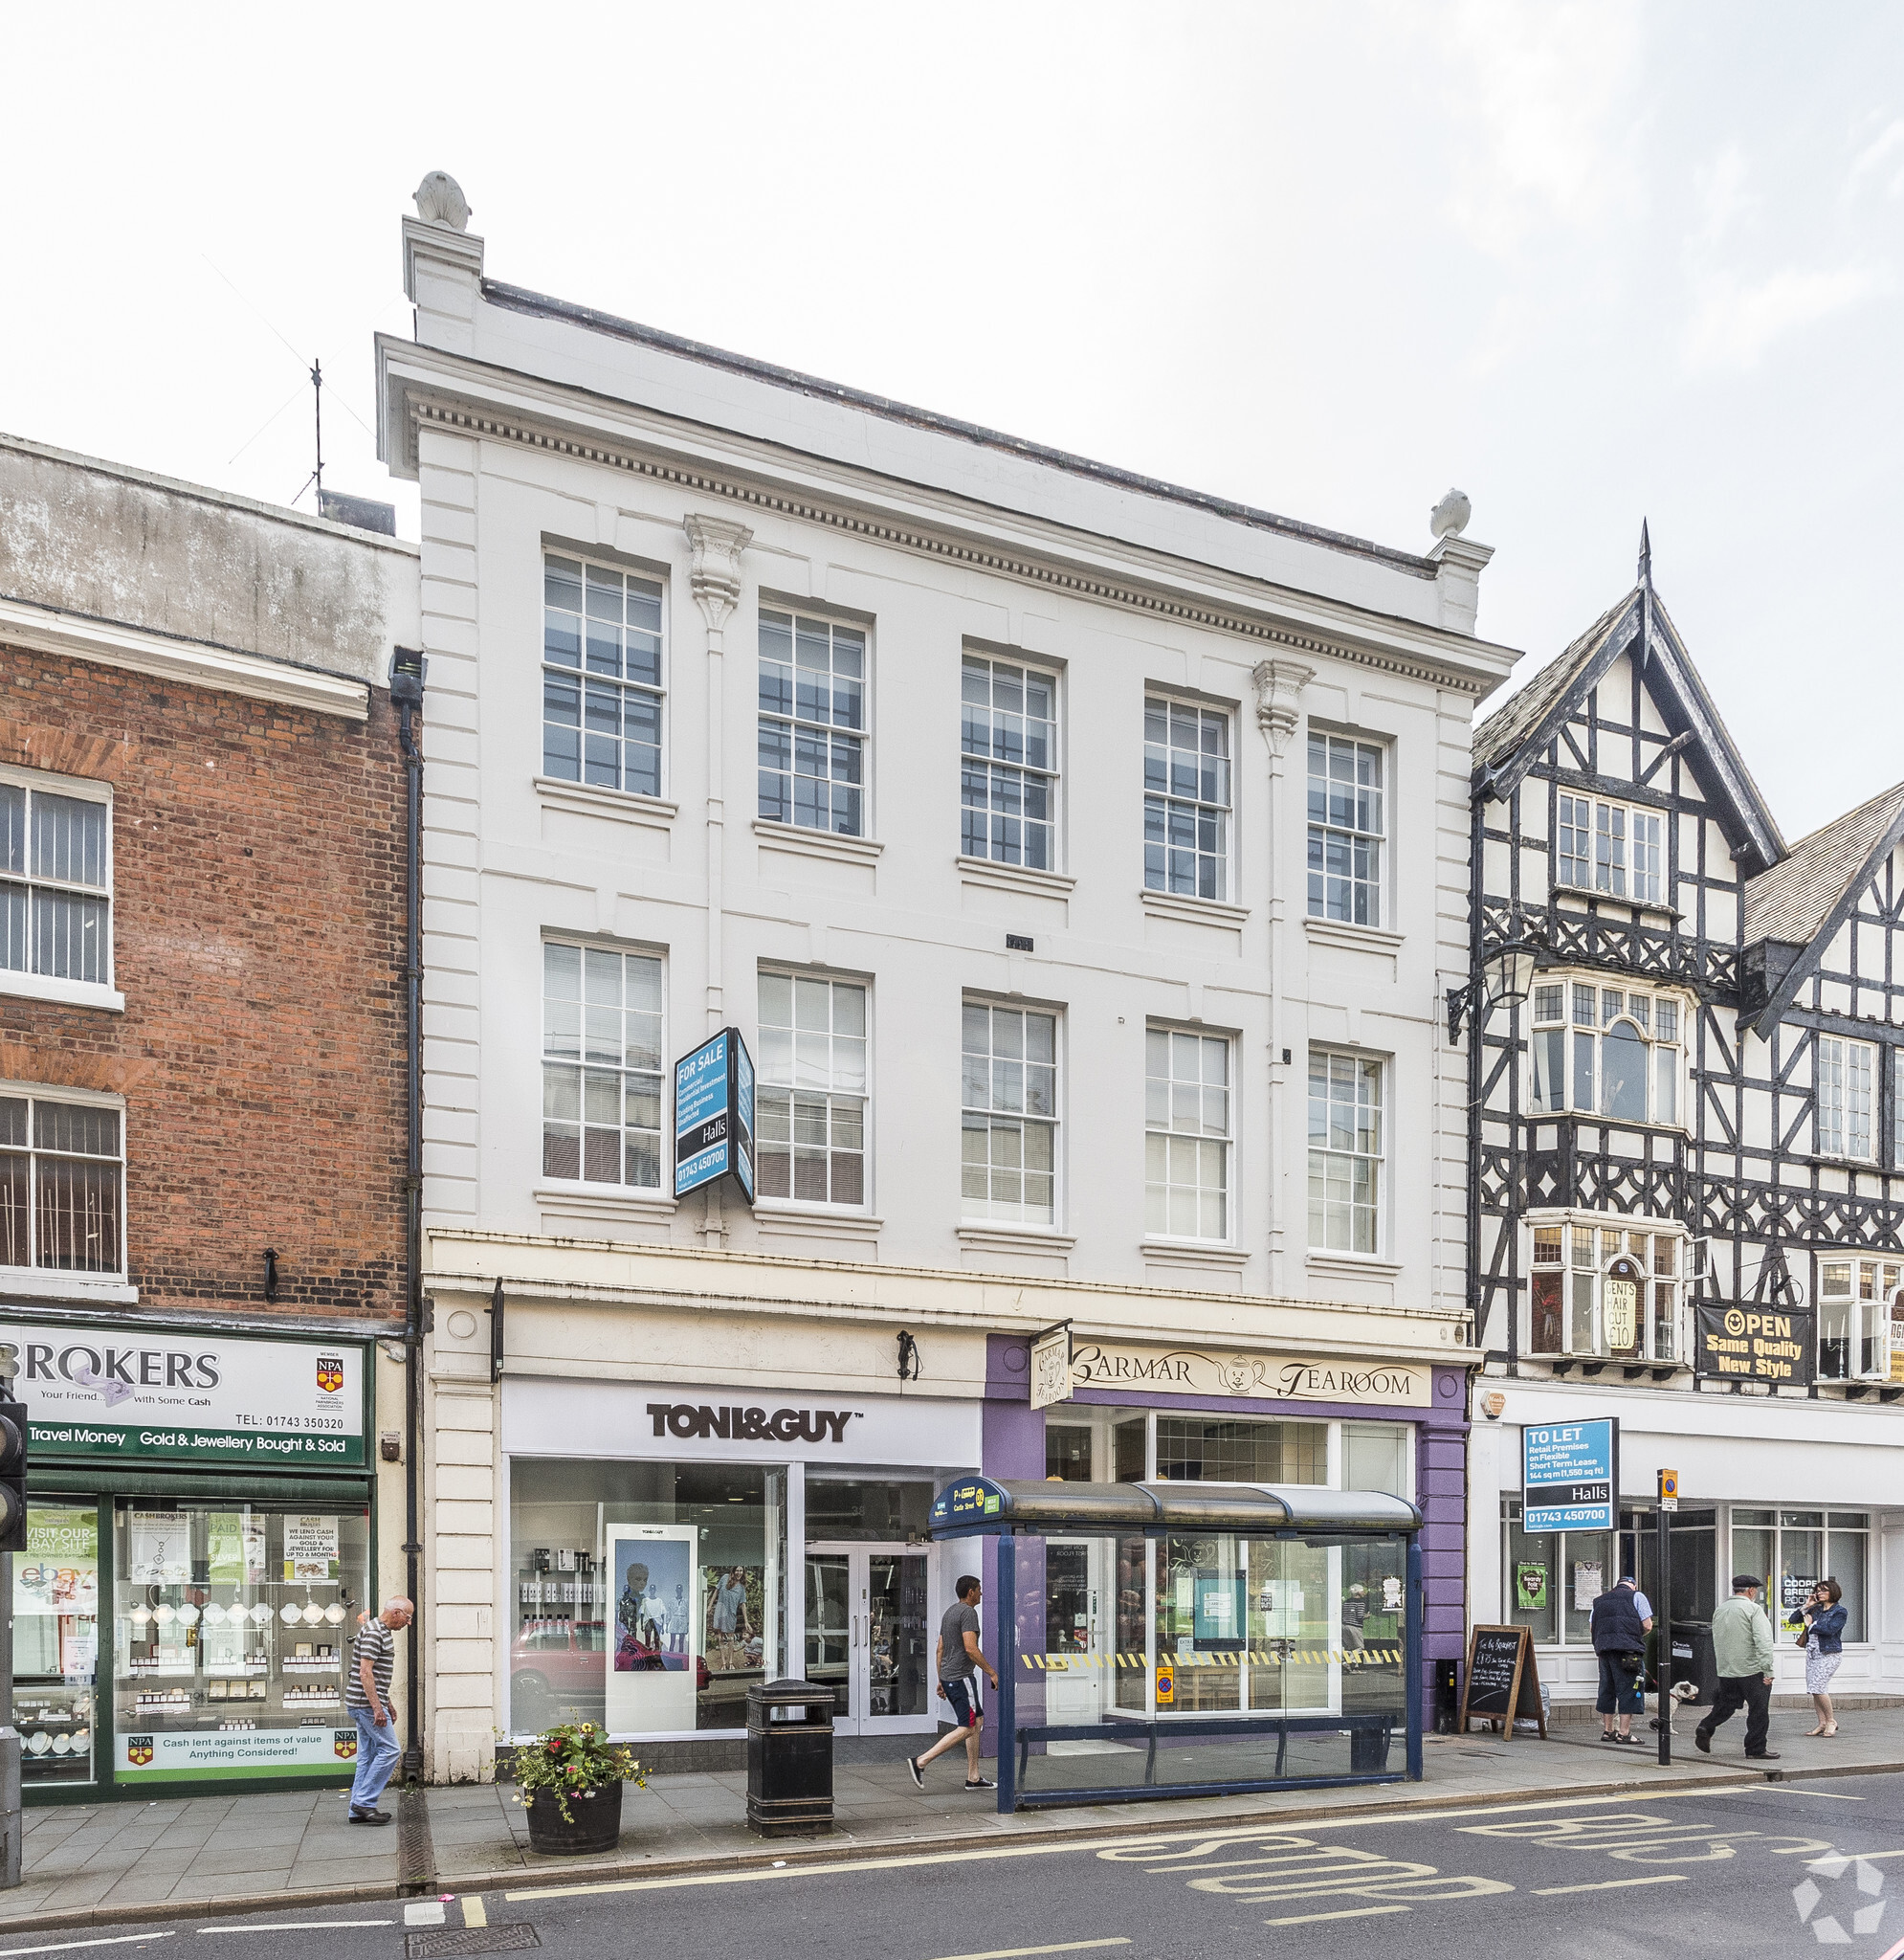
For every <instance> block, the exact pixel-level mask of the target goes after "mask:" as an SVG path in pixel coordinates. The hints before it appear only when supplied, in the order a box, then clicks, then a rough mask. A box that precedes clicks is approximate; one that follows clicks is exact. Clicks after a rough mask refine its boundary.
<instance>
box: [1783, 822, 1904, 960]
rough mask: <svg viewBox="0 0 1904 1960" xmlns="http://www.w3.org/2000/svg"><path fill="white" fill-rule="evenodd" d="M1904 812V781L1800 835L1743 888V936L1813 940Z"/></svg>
mask: <svg viewBox="0 0 1904 1960" xmlns="http://www.w3.org/2000/svg"><path fill="white" fill-rule="evenodd" d="M1900 811H1904V783H1899V784H1898V785H1897V786H1896V787H1895V788H1894V789H1890V790H1887V791H1884V793H1883V794H1882V795H1880V796H1873V797H1872V798H1871V801H1870V802H1869V803H1863V804H1860V805H1859V806H1858V808H1857V809H1856V810H1853V811H1849V812H1848V813H1846V814H1845V815H1843V816H1841V817H1837V818H1835V819H1834V820H1833V821H1832V822H1830V823H1827V825H1826V826H1825V827H1824V829H1822V830H1816V831H1813V832H1812V834H1811V835H1809V836H1808V837H1801V838H1800V839H1799V840H1798V842H1797V843H1796V844H1794V845H1793V846H1792V847H1791V849H1790V851H1789V852H1788V853H1787V854H1786V856H1785V857H1784V858H1783V859H1782V861H1781V862H1780V863H1777V864H1775V865H1773V866H1772V868H1771V869H1770V870H1769V871H1761V872H1760V874H1759V876H1758V877H1757V878H1755V879H1752V880H1749V881H1748V882H1747V884H1746V887H1745V937H1746V939H1747V941H1748V942H1750V941H1752V940H1758V939H1780V940H1785V941H1788V942H1789V943H1791V944H1792V945H1794V946H1804V945H1806V944H1808V943H1809V941H1810V940H1811V939H1812V938H1813V936H1814V935H1815V934H1816V933H1817V932H1818V930H1819V928H1820V927H1821V926H1822V925H1823V924H1825V922H1826V920H1827V918H1829V917H1830V914H1831V910H1832V907H1833V906H1835V905H1836V904H1837V902H1838V901H1839V900H1840V899H1842V898H1843V897H1844V896H1845V893H1846V891H1847V889H1848V888H1849V885H1850V882H1851V880H1853V879H1854V878H1856V877H1857V875H1858V873H1859V872H1860V871H1861V870H1862V869H1863V868H1864V865H1865V860H1866V859H1867V858H1869V857H1870V856H1871V853H1872V852H1873V851H1874V850H1876V849H1877V847H1878V844H1879V843H1880V842H1881V841H1882V840H1883V837H1884V835H1885V833H1886V832H1887V831H1888V830H1890V828H1891V826H1892V825H1893V823H1894V822H1895V821H1896V819H1897V816H1898V813H1899V812H1900Z"/></svg>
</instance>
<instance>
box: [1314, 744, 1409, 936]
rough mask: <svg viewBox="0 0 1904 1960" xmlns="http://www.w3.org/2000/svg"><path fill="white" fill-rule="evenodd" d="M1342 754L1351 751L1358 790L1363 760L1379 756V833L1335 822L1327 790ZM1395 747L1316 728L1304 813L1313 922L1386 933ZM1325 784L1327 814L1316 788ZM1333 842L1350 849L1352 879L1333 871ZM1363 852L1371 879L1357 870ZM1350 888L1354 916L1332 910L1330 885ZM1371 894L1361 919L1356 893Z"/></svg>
mask: <svg viewBox="0 0 1904 1960" xmlns="http://www.w3.org/2000/svg"><path fill="white" fill-rule="evenodd" d="M1318 748H1319V749H1320V750H1321V752H1322V773H1321V775H1320V777H1319V778H1318V777H1317V773H1316V757H1317V749H1318ZM1339 750H1346V751H1347V752H1348V755H1349V757H1350V760H1351V762H1352V763H1355V764H1356V765H1357V766H1358V767H1357V786H1358V790H1360V788H1361V787H1362V786H1361V783H1360V768H1359V765H1360V759H1361V758H1362V757H1363V756H1364V755H1367V756H1373V757H1374V759H1375V763H1376V767H1377V769H1378V770H1379V772H1380V778H1381V779H1380V781H1379V782H1378V783H1376V784H1375V785H1374V786H1373V793H1374V795H1375V796H1376V798H1377V799H1378V800H1379V802H1380V806H1381V807H1380V810H1379V812H1378V813H1377V817H1376V822H1375V824H1374V826H1373V828H1368V829H1365V828H1363V827H1362V825H1360V824H1349V825H1343V824H1339V823H1336V822H1334V821H1332V820H1331V812H1330V808H1329V791H1328V788H1327V786H1328V785H1329V784H1331V783H1333V782H1334V781H1335V776H1334V774H1333V773H1332V765H1333V764H1334V762H1335V760H1336V756H1337V752H1338V751H1339ZM1394 752H1395V746H1394V744H1393V743H1392V742H1389V741H1384V740H1382V739H1380V738H1379V737H1375V736H1369V735H1353V734H1346V733H1340V732H1338V731H1337V730H1335V729H1331V728H1318V727H1314V726H1312V727H1311V728H1310V730H1309V736H1308V742H1307V745H1306V746H1305V748H1304V750H1303V754H1304V771H1305V773H1304V778H1303V781H1304V785H1305V790H1304V799H1305V800H1304V806H1303V807H1304V810H1305V812H1306V813H1307V823H1308V860H1307V862H1308V872H1307V876H1308V913H1309V917H1310V918H1312V919H1323V920H1328V921H1332V922H1333V923H1335V924H1341V925H1365V926H1367V927H1369V928H1370V929H1371V930H1381V929H1383V928H1384V926H1385V924H1386V923H1387V922H1386V920H1385V918H1384V914H1385V913H1386V912H1387V910H1388V840H1389V837H1390V835H1391V833H1392V826H1391V825H1390V823H1389V821H1388V818H1389V815H1390V813H1392V811H1393V809H1394V799H1395V781H1394V777H1395V768H1394ZM1318 780H1319V781H1320V782H1321V783H1322V784H1323V786H1324V788H1323V791H1322V807H1321V815H1320V817H1319V818H1318V817H1317V813H1316V785H1317V782H1318ZM1332 841H1333V842H1334V843H1336V844H1337V845H1339V846H1346V848H1347V849H1348V851H1349V853H1350V856H1351V870H1350V873H1349V876H1348V878H1347V879H1346V880H1342V879H1341V878H1340V877H1339V874H1333V873H1331V871H1330V870H1329V852H1330V849H1331V845H1332ZM1358 849H1364V850H1367V851H1368V852H1369V853H1370V854H1371V856H1372V860H1373V861H1372V863H1371V864H1370V866H1369V870H1368V875H1367V876H1366V877H1365V878H1364V877H1358V876H1357V875H1356V874H1355V872H1354V869H1353V857H1354V854H1355V852H1356V851H1357V850H1358ZM1332 879H1333V880H1334V881H1336V882H1338V883H1343V882H1345V883H1346V888H1347V891H1348V893H1349V908H1348V914H1349V915H1348V917H1346V918H1344V917H1342V916H1341V915H1340V914H1339V913H1337V912H1334V911H1331V910H1330V907H1329V886H1330V883H1331V881H1332ZM1359 892H1362V893H1365V894H1366V895H1367V906H1366V909H1367V911H1368V913H1369V916H1368V917H1367V918H1366V919H1358V918H1356V917H1355V916H1354V915H1355V910H1356V904H1355V897H1356V894H1357V893H1359Z"/></svg>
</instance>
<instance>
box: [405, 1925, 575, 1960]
mask: <svg viewBox="0 0 1904 1960" xmlns="http://www.w3.org/2000/svg"><path fill="white" fill-rule="evenodd" d="M541 1945H542V1941H541V1940H539V1939H538V1938H537V1937H536V1929H535V1927H532V1926H471V1927H443V1928H441V1930H439V1931H432V1932H425V1933H406V1934H405V1935H404V1943H403V1946H404V1954H405V1960H452V1955H454V1954H459V1953H520V1952H521V1951H522V1949H524V1948H525V1947H540V1946H541Z"/></svg>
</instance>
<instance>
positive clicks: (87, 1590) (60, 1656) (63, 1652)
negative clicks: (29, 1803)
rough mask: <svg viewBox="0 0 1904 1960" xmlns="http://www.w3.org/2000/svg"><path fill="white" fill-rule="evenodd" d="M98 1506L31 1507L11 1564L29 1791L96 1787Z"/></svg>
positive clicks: (24, 1783)
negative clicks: (23, 1537) (24, 1541)
mask: <svg viewBox="0 0 1904 1960" xmlns="http://www.w3.org/2000/svg"><path fill="white" fill-rule="evenodd" d="M99 1615H100V1512H99V1506H98V1505H97V1504H96V1503H74V1504H61V1503H44V1502H39V1503H31V1504H29V1505H28V1507H27V1548H26V1549H25V1550H24V1551H21V1552H16V1553H15V1554H14V1556H13V1722H14V1726H15V1727H17V1728H18V1730H19V1734H20V1782H21V1787H22V1788H23V1789H25V1790H39V1789H46V1788H48V1787H50V1786H56V1785H63V1784H85V1783H91V1782H93V1781H94V1780H95V1777H96V1774H97V1771H96V1767H95V1762H94V1754H95V1745H94V1738H95V1734H96V1731H97V1728H98V1723H97V1720H96V1715H97V1709H96V1707H95V1704H94V1699H93V1698H94V1682H95V1676H96V1672H97V1669H98V1665H99V1654H100V1617H99Z"/></svg>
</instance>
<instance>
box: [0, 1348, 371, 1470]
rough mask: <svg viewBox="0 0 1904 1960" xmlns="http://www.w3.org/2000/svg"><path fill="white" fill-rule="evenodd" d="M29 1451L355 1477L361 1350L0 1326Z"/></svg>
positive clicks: (360, 1447) (360, 1445)
mask: <svg viewBox="0 0 1904 1960" xmlns="http://www.w3.org/2000/svg"><path fill="white" fill-rule="evenodd" d="M0 1342H4V1343H5V1344H6V1345H7V1346H9V1347H11V1348H12V1350H13V1354H14V1365H15V1368H16V1370H17V1372H16V1373H15V1375H14V1377H13V1393H14V1394H15V1395H16V1396H17V1397H18V1398H19V1399H20V1401H22V1402H24V1403H25V1404H26V1409H27V1421H28V1426H29V1428H30V1430H31V1446H32V1448H33V1451H34V1452H35V1453H39V1454H44V1455H47V1456H57V1457H111V1458H118V1459H127V1460H129V1459H134V1458H141V1459H152V1458H159V1459H164V1460H166V1461H168V1462H175V1463H277V1464H283V1465H286V1466H289V1467H295V1468H298V1469H305V1470H308V1469H356V1468H360V1467H361V1466H362V1465H363V1463H364V1462H365V1447H364V1442H365V1436H364V1385H365V1375H364V1366H365V1363H364V1356H365V1349H364V1348H361V1347H359V1346H357V1345H355V1344H353V1343H349V1342H338V1343H335V1344H331V1345H321V1344H319V1343H316V1342H308V1343H307V1342H292V1341H252V1340H245V1339H243V1338H240V1337H238V1336H233V1335H224V1334H200V1333H176V1332H168V1331H166V1330H165V1329H163V1328H158V1327H154V1328H151V1329H145V1328H140V1327H127V1326H123V1325H122V1326H116V1327H110V1328H107V1327H97V1328H95V1327H72V1326H50V1325H37V1324H35V1323H33V1322H31V1321H5V1322H0Z"/></svg>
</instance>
